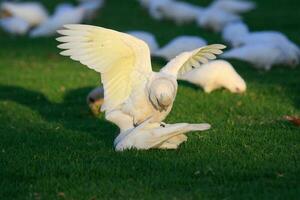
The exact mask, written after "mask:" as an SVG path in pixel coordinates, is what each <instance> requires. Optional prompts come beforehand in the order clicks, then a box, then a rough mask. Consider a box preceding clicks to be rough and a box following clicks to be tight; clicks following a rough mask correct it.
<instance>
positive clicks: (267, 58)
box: [221, 44, 298, 70]
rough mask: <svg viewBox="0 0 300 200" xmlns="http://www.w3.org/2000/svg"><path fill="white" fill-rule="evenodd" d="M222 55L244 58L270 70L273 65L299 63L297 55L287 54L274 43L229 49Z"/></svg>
mask: <svg viewBox="0 0 300 200" xmlns="http://www.w3.org/2000/svg"><path fill="white" fill-rule="evenodd" d="M221 57H222V58H234V59H238V60H243V61H246V62H249V63H251V64H253V65H254V67H256V68H259V69H264V70H270V69H271V67H272V66H273V65H278V64H284V65H289V66H295V65H297V63H298V57H297V56H296V57H295V55H293V54H292V55H289V54H286V53H285V52H284V50H282V49H281V48H279V47H278V46H276V45H272V44H252V45H250V44H249V45H245V46H242V47H238V48H235V49H232V50H229V51H227V52H225V53H224V54H223V55H222V56H221Z"/></svg>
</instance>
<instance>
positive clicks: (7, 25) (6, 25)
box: [0, 17, 30, 35]
mask: <svg viewBox="0 0 300 200" xmlns="http://www.w3.org/2000/svg"><path fill="white" fill-rule="evenodd" d="M0 28H1V29H3V30H4V31H5V32H7V33H9V34H11V35H25V34H26V33H27V31H28V30H29V28H30V25H29V23H28V22H26V21H24V20H23V19H21V18H18V17H7V18H4V19H0Z"/></svg>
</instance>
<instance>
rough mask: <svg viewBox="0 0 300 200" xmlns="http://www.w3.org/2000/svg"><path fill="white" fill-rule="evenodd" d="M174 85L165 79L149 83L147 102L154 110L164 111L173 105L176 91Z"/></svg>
mask: <svg viewBox="0 0 300 200" xmlns="http://www.w3.org/2000/svg"><path fill="white" fill-rule="evenodd" d="M175 83H176V81H175ZM175 83H174V81H172V80H170V79H167V78H158V79H155V80H154V81H153V82H152V83H151V85H150V88H149V100H150V102H151V104H152V105H153V107H154V108H155V109H157V110H159V111H160V112H162V111H166V110H167V109H168V108H169V106H171V105H172V104H173V101H174V99H175V96H176V91H177V85H176V84H175Z"/></svg>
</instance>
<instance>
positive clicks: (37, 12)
mask: <svg viewBox="0 0 300 200" xmlns="http://www.w3.org/2000/svg"><path fill="white" fill-rule="evenodd" d="M0 10H1V11H0V12H1V13H5V15H7V16H12V17H17V18H20V19H22V20H24V21H26V22H27V23H28V24H29V25H30V26H37V25H39V24H41V23H43V22H45V21H46V20H47V18H48V13H47V11H46V9H45V8H44V6H43V5H42V4H40V3H38V2H2V3H1V5H0Z"/></svg>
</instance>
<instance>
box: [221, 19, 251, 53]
mask: <svg viewBox="0 0 300 200" xmlns="http://www.w3.org/2000/svg"><path fill="white" fill-rule="evenodd" d="M248 34H249V28H248V26H247V25H246V24H245V23H243V22H242V21H237V22H233V23H229V24H227V25H226V26H225V27H224V28H223V30H222V39H223V40H224V41H225V42H226V43H227V44H229V45H230V46H232V47H238V46H240V42H239V41H240V38H243V37H245V36H247V35H248Z"/></svg>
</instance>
